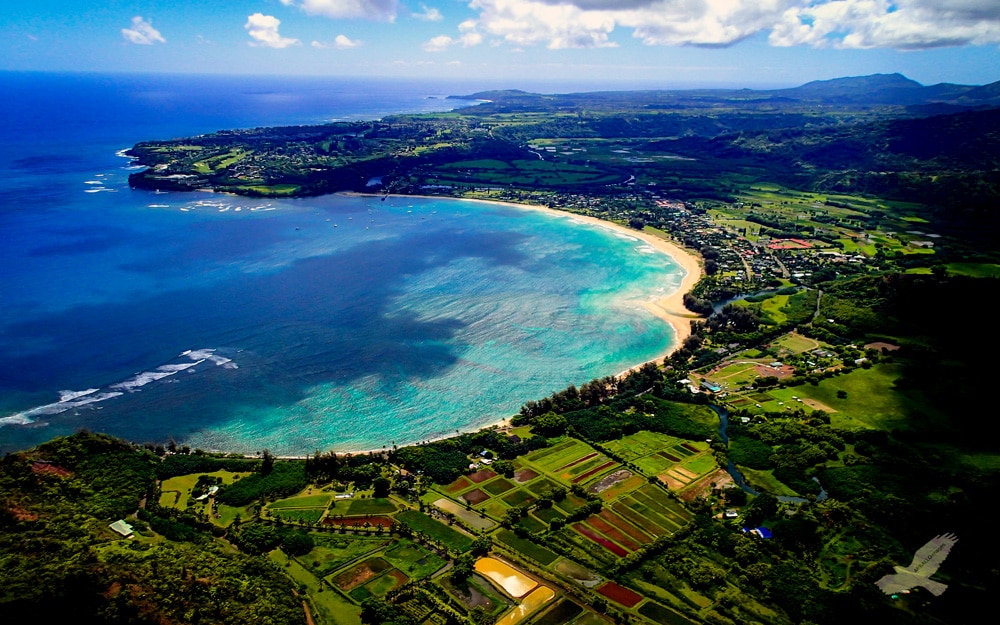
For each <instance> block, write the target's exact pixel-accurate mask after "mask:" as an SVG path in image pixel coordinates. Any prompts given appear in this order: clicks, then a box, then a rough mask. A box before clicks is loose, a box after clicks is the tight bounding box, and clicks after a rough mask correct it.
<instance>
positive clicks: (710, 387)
mask: <svg viewBox="0 0 1000 625" xmlns="http://www.w3.org/2000/svg"><path fill="white" fill-rule="evenodd" d="M701 387H702V388H703V389H706V390H708V391H711V392H713V393H718V392H719V391H721V390H722V387H721V386H719V385H718V384H715V383H714V382H709V381H708V380H702V381H701Z"/></svg>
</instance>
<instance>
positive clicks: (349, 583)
mask: <svg viewBox="0 0 1000 625" xmlns="http://www.w3.org/2000/svg"><path fill="white" fill-rule="evenodd" d="M389 568H392V565H390V564H389V563H388V562H386V561H385V560H383V559H382V558H371V559H368V560H365V561H364V562H362V563H360V564H356V565H354V566H352V567H351V568H349V569H347V570H346V571H344V572H343V573H341V574H340V575H338V576H337V577H335V578H333V583H334V584H336V586H337V587H338V588H340V589H341V590H343V591H344V592H347V591H349V590H351V589H353V588H357V587H358V586H360V585H361V584H364V583H365V582H367V581H368V580H370V579H371V578H373V577H375V576H376V575H378V574H379V573H381V572H382V571H385V570H387V569H389Z"/></svg>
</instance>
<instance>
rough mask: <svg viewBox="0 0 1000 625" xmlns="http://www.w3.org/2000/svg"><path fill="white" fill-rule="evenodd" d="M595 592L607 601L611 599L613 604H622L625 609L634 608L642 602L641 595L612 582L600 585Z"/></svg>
mask: <svg viewBox="0 0 1000 625" xmlns="http://www.w3.org/2000/svg"><path fill="white" fill-rule="evenodd" d="M596 590H597V592H598V593H600V594H602V595H604V596H605V597H607V598H608V599H611V600H612V601H614V602H615V603H620V604H622V605H623V606H625V607H626V608H631V607H633V606H635V604H637V603H639V602H640V601H642V595H640V594H639V593H637V592H635V591H633V590H629V589H628V588H625V587H624V586H619V585H618V584H616V583H614V582H608V583H606V584H601V585H600V586H598V587H597V589H596Z"/></svg>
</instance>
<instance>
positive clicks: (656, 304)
mask: <svg viewBox="0 0 1000 625" xmlns="http://www.w3.org/2000/svg"><path fill="white" fill-rule="evenodd" d="M334 195H343V196H347V197H373V198H379V197H382V195H381V194H374V193H357V192H347V193H337V194H334ZM395 197H405V198H418V199H426V200H460V201H465V202H478V203H481V204H493V205H497V206H505V207H510V208H516V209H521V210H530V211H536V212H542V213H545V214H548V215H550V216H554V217H560V218H563V219H571V220H572V219H577V220H580V221H582V222H584V223H586V224H589V225H591V226H596V227H599V228H604V229H606V230H609V231H612V232H615V233H618V234H624V235H627V236H630V237H635V238H637V239H639V240H640V241H642V242H644V243H647V244H649V245H650V246H651V247H653V248H654V249H655V250H656V251H658V252H660V253H661V254H666V255H667V256H669V257H670V258H671V259H673V261H674V262H675V263H677V265H678V266H679V267H680V268H681V269H682V270H683V271H684V276H683V277H682V278H681V283H680V284H679V285H678V286H677V288H676V289H675V290H674V291H673V292H671V293H668V294H667V295H664V296H662V297H659V298H656V299H655V300H650V301H647V302H644V303H643V305H644V307H645V308H646V310H648V311H649V312H650V313H651V314H652V315H654V316H655V317H658V318H660V319H662V320H663V321H665V322H667V323H668V324H669V325H670V326H671V327H672V328H673V329H674V335H675V338H676V341H675V342H674V344H673V345H671V346H670V348H669V349H667V351H665V352H663V353H662V354H659V355H657V356H656V357H655V358H652V359H650V360H646V361H644V362H640V363H638V364H635V365H633V366H631V367H629V368H627V369H625V370H623V371H620V372H618V373H616V374H614V377H616V378H621V377H623V376H625V375H627V374H628V373H630V372H632V371H635V370H637V369H639V368H640V367H642V366H643V365H646V364H648V363H650V362H654V363H655V362H659V361H661V360H663V359H664V358H665V357H667V356H669V355H670V354H672V353H673V352H674V351H676V350H677V349H679V348H680V346H681V345H682V344H683V343H684V339H686V338H687V337H688V336H690V335H691V322H692V321H694V320H696V319H700V318H701V316H700V315H698V314H696V313H693V312H691V311H690V310H688V309H687V308H686V307H685V306H684V295H685V294H686V293H688V292H689V291H690V290H691V287H693V286H694V285H695V283H696V282H698V280H699V279H701V276H702V267H701V259H700V258H699V257H698V256H696V255H695V254H694V253H693V252H691V251H690V250H688V249H685V248H683V247H681V246H680V245H678V244H677V243H674V242H672V241H668V240H666V239H663V238H660V237H658V236H656V235H653V234H650V233H648V232H641V231H639V230H635V229H634V228H629V227H627V226H623V225H622V224H619V223H615V222H613V221H608V220H605V219H600V218H598V217H592V216H590V215H581V214H579V213H572V212H569V211H563V210H557V209H554V208H549V207H547V206H539V205H537V204H518V203H517V202H503V201H497V200H483V199H479V198H455V197H441V196H436V195H400V194H397V195H396V196H395ZM525 401H527V400H525ZM509 419H510V417H503V418H501V419H498V420H497V421H494V422H493V423H489V424H487V425H483V426H480V427H478V428H475V429H469V430H466V431H463V432H462V433H463V434H466V433H470V432H478V431H480V430H485V429H489V428H497V427H498V428H501V429H505V428H508V427H510V426H509V424H508V423H507V422H508V420H509ZM453 436H455V435H454V434H451V433H449V434H445V435H442V436H437V437H433V438H429V439H424V440H421V441H416V442H413V443H409V444H406V445H400V447H409V446H412V445H425V444H427V443H433V442H436V441H441V440H446V439H449V438H452V437H453ZM384 451H386V448H381V449H365V450H361V451H337V450H336V449H335V448H331V449H329V450H328V452H333V453H336V454H352V455H356V454H367V453H381V452H384ZM251 457H253V456H251ZM281 457H282V458H288V459H295V458H301V457H302V456H281Z"/></svg>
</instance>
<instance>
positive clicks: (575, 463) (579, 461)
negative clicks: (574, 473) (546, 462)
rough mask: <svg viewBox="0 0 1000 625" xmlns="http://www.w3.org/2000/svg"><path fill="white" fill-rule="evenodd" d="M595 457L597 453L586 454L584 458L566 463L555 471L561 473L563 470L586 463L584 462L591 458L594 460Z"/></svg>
mask: <svg viewBox="0 0 1000 625" xmlns="http://www.w3.org/2000/svg"><path fill="white" fill-rule="evenodd" d="M597 456H598V453H597V452H596V451H595V452H592V453H589V454H587V455H585V456H582V457H580V458H577V459H576V460H573V461H571V462H567V463H566V464H564V465H563V466H561V467H559V468H558V469H556V471H563V470H566V469H569V468H570V467H575V466H576V465H578V464H580V463H581V462H586V461H588V460H590V459H591V458H596V457H597Z"/></svg>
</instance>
